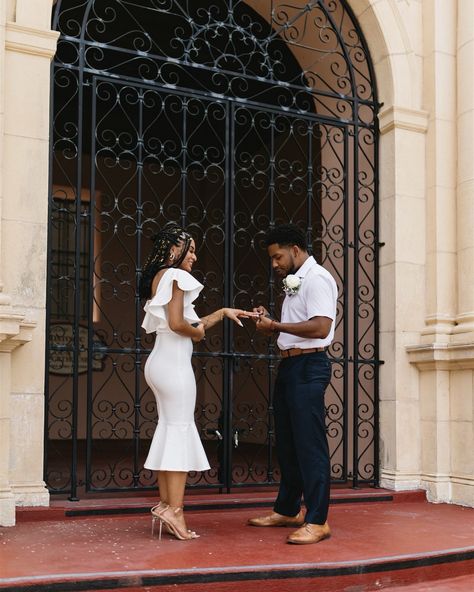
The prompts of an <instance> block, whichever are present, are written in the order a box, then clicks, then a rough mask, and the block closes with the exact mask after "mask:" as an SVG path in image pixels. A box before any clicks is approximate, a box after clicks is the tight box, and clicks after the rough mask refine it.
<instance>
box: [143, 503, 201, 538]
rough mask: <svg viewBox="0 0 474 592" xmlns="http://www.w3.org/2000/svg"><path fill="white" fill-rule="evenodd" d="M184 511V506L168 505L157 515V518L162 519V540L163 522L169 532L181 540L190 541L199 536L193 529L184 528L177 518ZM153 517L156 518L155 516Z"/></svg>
mask: <svg viewBox="0 0 474 592" xmlns="http://www.w3.org/2000/svg"><path fill="white" fill-rule="evenodd" d="M182 513H183V508H182V507H180V506H178V507H174V506H167V507H166V508H164V509H163V511H160V513H159V514H158V516H157V518H158V519H159V521H160V533H159V539H160V540H161V529H162V526H163V524H164V525H165V528H166V529H167V530H168V532H169V533H170V534H172V535H173V536H174V537H176V538H177V539H178V540H180V541H188V540H190V539H197V538H199V535H198V534H196V533H195V532H194V531H193V530H188V529H186V527H185V528H184V529H183V527H182V526H181V525H180V524H179V523H178V521H177V520H176V518H177V516H178V515H179V514H182ZM153 518H155V516H153Z"/></svg>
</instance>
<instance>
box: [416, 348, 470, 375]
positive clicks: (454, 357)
mask: <svg viewBox="0 0 474 592" xmlns="http://www.w3.org/2000/svg"><path fill="white" fill-rule="evenodd" d="M406 351H407V354H408V359H409V361H410V363H411V364H415V366H416V367H417V368H418V369H419V370H469V369H474V343H427V344H421V345H408V346H407V347H406Z"/></svg>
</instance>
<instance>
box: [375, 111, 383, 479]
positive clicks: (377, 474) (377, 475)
mask: <svg viewBox="0 0 474 592" xmlns="http://www.w3.org/2000/svg"><path fill="white" fill-rule="evenodd" d="M374 122H375V126H374V233H375V236H374V308H375V315H374V316H375V318H374V323H375V328H374V486H375V487H378V485H379V481H380V462H379V454H380V442H379V421H380V418H379V378H380V363H383V362H380V360H379V354H380V352H379V345H380V344H379V340H380V336H379V296H380V292H379V249H380V247H381V246H382V245H381V244H380V242H379V176H378V174H377V172H378V170H379V120H378V104H376V106H375V108H374Z"/></svg>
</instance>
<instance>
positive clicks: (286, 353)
mask: <svg viewBox="0 0 474 592" xmlns="http://www.w3.org/2000/svg"><path fill="white" fill-rule="evenodd" d="M323 351H326V348H325V347H310V348H308V349H301V348H300V347H292V348H290V349H282V350H280V355H281V357H282V358H293V357H294V356H301V355H302V354H314V353H316V352H323Z"/></svg>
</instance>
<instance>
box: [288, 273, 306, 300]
mask: <svg viewBox="0 0 474 592" xmlns="http://www.w3.org/2000/svg"><path fill="white" fill-rule="evenodd" d="M301 281H302V280H301V278H300V277H298V276H297V275H293V274H291V273H290V274H289V275H287V276H286V278H285V279H284V280H283V290H284V292H285V294H286V295H287V296H292V295H293V294H296V293H297V292H298V290H299V289H300V287H301Z"/></svg>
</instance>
